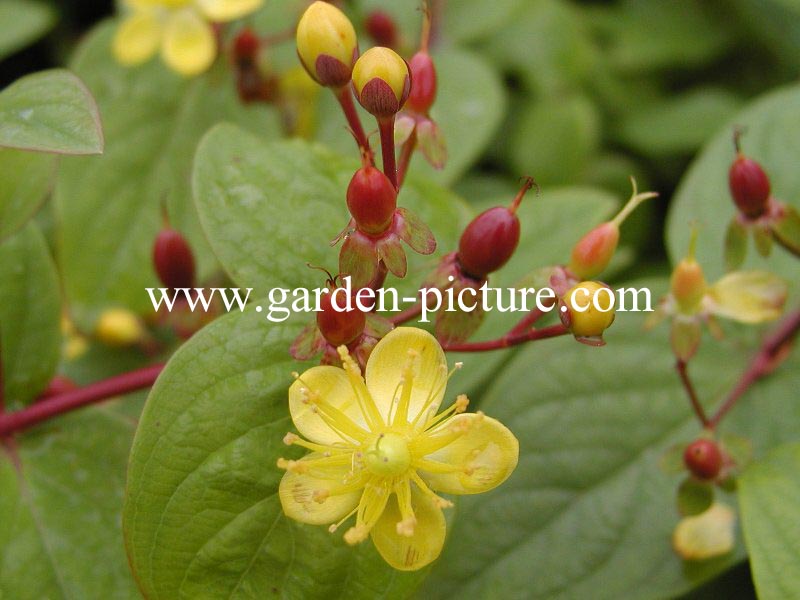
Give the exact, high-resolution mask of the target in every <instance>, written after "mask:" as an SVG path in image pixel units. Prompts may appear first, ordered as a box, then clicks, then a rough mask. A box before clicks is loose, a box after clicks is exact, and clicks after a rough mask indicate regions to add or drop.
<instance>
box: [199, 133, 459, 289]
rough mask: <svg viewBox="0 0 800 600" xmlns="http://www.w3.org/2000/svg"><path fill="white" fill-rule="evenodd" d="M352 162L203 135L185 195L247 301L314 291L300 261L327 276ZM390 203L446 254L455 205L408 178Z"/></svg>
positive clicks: (244, 137) (315, 151) (300, 148)
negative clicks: (249, 295) (421, 225)
mask: <svg viewBox="0 0 800 600" xmlns="http://www.w3.org/2000/svg"><path fill="white" fill-rule="evenodd" d="M356 165H357V163H351V162H349V161H345V160H343V159H342V158H340V157H337V156H336V155H334V154H332V153H331V152H329V151H327V150H325V149H324V148H322V147H320V146H313V145H310V144H308V143H306V142H302V141H299V140H297V141H291V142H274V143H265V142H263V141H262V140H259V139H258V138H257V137H255V136H253V135H251V134H248V133H247V132H245V131H242V130H241V129H240V128H238V127H234V126H232V125H220V126H218V127H216V128H215V129H213V130H212V131H210V132H209V133H208V135H207V136H206V137H205V138H204V139H203V141H202V142H201V143H200V146H199V148H198V151H197V157H196V160H195V166H194V178H193V186H194V193H195V198H196V202H197V208H198V212H199V214H200V218H201V221H202V223H203V227H204V229H205V231H206V234H207V235H208V239H209V241H210V242H211V245H212V247H213V248H214V251H215V252H216V254H217V256H218V257H219V260H220V262H222V264H223V266H224V267H225V268H226V270H227V271H228V273H229V274H230V275H231V277H232V278H233V280H234V281H236V282H237V283H238V284H239V285H241V286H243V287H251V288H255V290H256V291H255V292H254V294H255V295H256V296H259V295H266V294H268V293H269V291H270V290H271V289H273V288H279V287H283V288H289V289H294V288H297V287H311V288H316V287H319V285H320V283H321V282H322V278H321V277H320V274H319V273H318V272H316V271H313V270H311V269H308V268H307V267H306V263H307V262H311V263H313V264H317V265H322V266H327V267H330V268H331V269H332V270H333V271H336V270H337V269H336V265H337V264H338V247H337V248H335V249H332V248H331V247H330V245H329V241H330V240H331V239H333V238H334V237H335V236H336V235H337V234H338V233H339V232H340V231H341V230H342V228H343V227H344V226H345V225H346V224H347V221H348V213H347V206H346V203H345V191H346V189H347V184H348V182H349V180H350V178H351V177H352V174H353V172H354V170H355V168H356ZM398 202H399V203H400V204H401V205H402V206H407V207H409V208H410V209H411V210H413V211H415V212H416V213H417V214H419V215H420V216H421V217H422V218H423V219H424V220H425V221H426V222H427V223H428V224H429V226H430V227H431V228H432V229H433V231H434V233H435V234H436V236H437V239H438V241H439V247H440V249H441V250H442V251H447V250H448V249H450V248H453V247H454V245H455V240H456V239H457V236H458V234H459V231H460V225H461V223H462V221H463V218H462V215H463V212H464V208H463V205H462V203H461V202H460V200H458V199H457V198H456V197H455V196H453V195H452V194H450V193H448V192H445V191H444V190H442V189H441V188H438V187H437V186H435V185H433V184H431V183H428V182H425V181H422V180H415V179H414V178H411V179H409V181H408V182H407V185H406V186H405V187H404V188H403V190H402V192H401V193H400V196H399V199H398ZM413 254H414V253H413V252H412V251H411V250H408V255H409V259H410V263H411V265H412V266H411V267H410V274H409V277H408V279H409V281H410V282H411V283H419V282H418V281H414V279H415V278H417V279H418V278H419V276H420V275H421V274H422V273H421V271H422V270H423V265H428V266H430V263H431V259H430V258H427V259H426V258H421V257H420V258H417V257H416V256H412V255H413ZM412 261H413V262H412ZM414 264H417V265H420V266H418V267H416V268H415V267H414V266H413V265H414Z"/></svg>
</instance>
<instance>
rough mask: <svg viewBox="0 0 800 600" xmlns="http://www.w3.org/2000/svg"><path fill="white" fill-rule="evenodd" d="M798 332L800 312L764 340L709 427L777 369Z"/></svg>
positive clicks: (790, 317) (710, 421)
mask: <svg viewBox="0 0 800 600" xmlns="http://www.w3.org/2000/svg"><path fill="white" fill-rule="evenodd" d="M798 331H800V310H797V311H795V312H793V313H792V314H790V315H789V317H788V318H787V319H786V320H784V322H783V323H781V324H780V326H779V327H778V329H777V330H775V332H774V333H773V334H772V335H770V336H769V337H768V338H767V339H766V340H764V343H763V344H762V345H761V350H759V352H758V354H756V355H755V357H753V360H752V361H750V366H748V367H747V370H746V371H745V372H744V374H743V375H742V377H741V378H740V379H739V382H738V383H737V384H736V387H734V388H733V390H732V391H731V393H730V394H729V395H728V398H727V399H726V400H725V402H723V403H722V405H721V406H720V407H719V408H718V409H717V412H715V413H714V415H713V416H712V417H711V419H709V422H708V425H709V427H710V428H712V429H713V428H714V427H716V426H717V425H718V424H719V422H720V421H721V420H722V418H723V417H724V416H725V415H726V414H728V412H729V411H730V410H731V409H732V408H733V407H734V406H735V404H736V402H737V401H738V400H739V398H741V397H742V395H743V394H744V393H745V392H746V391H747V390H748V389H749V388H750V386H751V385H753V384H754V383H755V382H756V381H758V380H759V379H761V378H762V377H764V376H765V375H768V374H769V373H771V372H772V370H773V369H774V368H775V359H776V358H777V357H778V356H779V355H780V353H781V351H782V350H783V348H784V347H785V346H786V344H787V343H789V342H790V341H792V339H793V338H794V337H795V336H796V335H797V332H798Z"/></svg>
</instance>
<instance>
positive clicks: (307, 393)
mask: <svg viewBox="0 0 800 600" xmlns="http://www.w3.org/2000/svg"><path fill="white" fill-rule="evenodd" d="M292 375H293V376H296V377H295V379H296V380H297V381H299V382H300V383H301V384H303V387H302V388H300V394H301V395H303V396H304V402H305V401H307V402H308V403H309V404H312V405H313V406H314V407H315V408H317V409H319V412H317V413H316V414H318V415H319V416H320V417H321V418H322V419H323V420H324V421H325V423H326V424H327V425H328V426H329V427H330V428H331V429H332V430H333V431H334V432H336V433H337V434H338V435H339V437H341V438H342V439H343V440H344V441H346V442H349V440H347V439H346V437H345V436H347V437H349V438H351V439H352V440H357V441H359V442H362V441H364V438H366V435H367V432H366V431H364V429H363V428H362V427H360V426H359V425H357V424H356V423H355V422H354V421H353V420H352V419H351V418H350V417H348V416H347V415H345V414H344V413H343V412H342V411H340V410H339V409H338V408H336V407H335V406H333V404H331V403H330V402H328V401H327V400H325V399H324V398H323V397H322V395H321V394H319V393H318V392H316V391H315V390H312V389H311V386H309V385H308V384H307V383H306V382H305V381H303V379H302V378H301V377H300V375H298V374H297V373H292ZM306 398H307V400H306ZM342 434H344V435H342Z"/></svg>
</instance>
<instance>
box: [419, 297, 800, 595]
mask: <svg viewBox="0 0 800 600" xmlns="http://www.w3.org/2000/svg"><path fill="white" fill-rule="evenodd" d="M657 287H659V288H663V284H659V285H658V286H657ZM641 325H642V319H641V315H634V314H632V313H627V314H618V315H617V322H616V323H615V324H614V325H613V327H612V328H611V329H610V330H609V331H608V332H607V336H606V339H607V342H608V346H606V347H605V348H602V349H592V348H587V347H581V346H579V345H578V344H576V343H575V342H574V341H573V340H571V339H567V338H562V339H559V340H553V341H547V342H541V344H542V345H541V346H540V345H539V344H538V343H537V344H535V345H532V346H530V347H529V348H525V349H524V350H522V351H520V352H519V353H518V354H517V355H516V356H515V357H514V358H513V359H512V360H511V362H510V364H509V365H508V366H507V367H506V368H505V369H503V370H501V371H500V372H499V373H497V374H495V376H494V378H493V383H492V385H490V386H489V388H488V391H487V392H486V393H485V395H484V397H483V398H482V399H476V400H478V401H479V402H480V408H481V410H483V411H485V412H486V413H487V414H488V415H490V416H493V417H496V418H498V419H499V420H501V421H502V422H503V423H505V424H506V425H507V426H509V427H510V429H511V430H512V431H513V432H514V433H515V434H516V435H517V437H518V438H519V440H520V462H519V466H518V467H517V470H516V471H515V473H514V474H513V475H512V476H511V478H510V479H509V480H508V481H507V482H506V483H505V484H503V486H501V487H500V488H498V489H497V490H494V491H493V492H491V493H489V494H485V495H482V496H477V497H470V498H464V499H463V500H462V501H461V502H460V504H459V518H458V520H457V522H456V525H455V527H454V529H453V530H452V532H451V535H450V538H449V541H448V542H447V545H446V548H445V553H444V555H443V556H442V558H441V559H440V560H439V562H438V563H437V564H436V565H435V567H434V569H433V571H432V573H431V576H430V577H429V579H428V580H427V581H426V584H425V587H424V590H423V592H424V597H426V598H450V597H459V598H486V597H499V598H523V597H524V598H589V597H591V598H597V599H602V598H665V597H674V596H676V595H678V594H680V593H682V592H685V591H688V590H689V589H690V588H692V587H694V586H696V585H698V584H699V583H700V582H701V581H703V580H705V579H707V578H708V577H711V576H713V575H714V574H716V573H719V572H720V571H721V570H723V569H725V568H727V567H729V566H730V565H732V564H733V563H734V562H736V561H738V560H741V559H742V557H743V556H744V551H743V548H742V547H741V544H739V546H738V547H737V550H736V551H735V552H734V553H733V554H731V555H729V556H726V557H721V558H719V559H715V560H712V561H706V562H702V563H683V562H682V561H681V560H679V559H678V558H677V556H676V555H674V554H673V551H672V549H671V546H670V536H671V532H672V530H673V528H674V527H675V525H676V524H677V522H678V514H677V512H676V508H675V504H674V498H675V490H676V488H677V485H678V483H679V480H680V476H668V475H666V474H665V473H664V472H663V471H662V470H661V469H660V468H659V461H660V458H661V456H662V454H663V452H664V451H665V449H667V448H669V447H670V446H672V445H673V444H675V443H678V442H688V441H690V440H691V439H692V438H693V436H696V435H697V434H698V432H699V426H698V424H697V422H696V420H695V419H694V418H693V417H692V416H691V412H690V409H689V407H688V401H687V399H686V397H685V393H684V391H683V390H682V388H681V386H680V383H679V381H678V378H677V376H676V375H675V373H674V370H673V360H674V359H673V358H672V356H671V353H670V350H669V342H668V339H667V338H668V333H667V328H665V327H662V328H660V329H658V330H656V331H655V332H652V333H645V332H643V331H642V329H641ZM748 347H750V346H748ZM746 355H747V352H746V351H745V352H743V350H742V345H741V341H739V340H735V339H733V338H731V339H729V340H728V341H726V342H725V343H724V344H723V345H722V346H721V347H720V346H718V345H716V344H714V343H712V342H710V341H709V342H707V343H706V344H705V345H704V347H703V348H702V349H701V351H700V354H699V355H698V357H697V358H696V359H695V360H694V361H693V364H692V366H691V373H692V375H693V378H694V380H695V383H696V386H697V388H698V390H699V393H700V395H701V397H702V398H703V400H704V402H705V403H707V404H709V405H711V404H715V403H717V402H718V401H719V400H720V399H721V397H722V395H723V394H724V392H726V391H727V389H729V387H730V386H731V384H732V382H733V381H734V380H735V379H736V378H737V372H738V370H739V369H740V368H741V367H742V365H743V362H744V358H745V356H746ZM475 361H477V362H478V363H479V361H480V359H479V358H478V357H473V362H475ZM798 367H800V358H798V357H797V356H794V357H793V358H791V359H790V361H789V362H788V363H787V364H785V365H783V366H782V367H781V369H780V370H779V371H778V372H777V373H776V374H775V375H773V376H772V377H771V378H768V379H766V380H765V381H764V382H763V383H761V384H759V385H757V386H756V387H755V388H754V389H753V390H751V391H750V392H748V394H747V395H746V396H745V397H744V398H743V399H742V401H741V405H740V406H737V407H736V409H735V410H734V411H733V412H732V413H731V414H730V415H729V420H726V421H725V423H724V428H725V429H726V431H727V430H730V431H732V432H735V433H741V434H744V435H748V436H751V437H752V439H753V441H754V443H755V446H756V449H757V451H758V452H762V451H763V449H764V448H768V447H770V446H774V445H775V444H777V443H780V442H782V441H783V440H787V439H792V438H793V437H796V432H797V428H798V427H800V413H798V411H797V409H796V402H795V399H796V393H795V390H796V386H797V385H800V368H798ZM469 369H470V362H469V361H468V360H465V365H464V369H463V370H465V371H467V370H469ZM452 385H453V386H454V387H458V376H456V377H455V378H454V380H453V382H452ZM726 501H727V502H731V500H730V499H728V500H726Z"/></svg>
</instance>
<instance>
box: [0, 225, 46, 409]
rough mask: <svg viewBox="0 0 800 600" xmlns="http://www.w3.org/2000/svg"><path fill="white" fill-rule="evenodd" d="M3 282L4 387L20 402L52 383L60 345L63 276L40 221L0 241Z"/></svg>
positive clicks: (0, 318) (1, 340)
mask: <svg viewBox="0 0 800 600" xmlns="http://www.w3.org/2000/svg"><path fill="white" fill-rule="evenodd" d="M0 282H2V285H0V351H1V355H0V360H2V368H3V387H4V390H5V398H6V402H7V403H8V404H9V405H10V406H12V407H14V406H17V407H18V406H20V405H22V404H25V403H27V402H29V401H30V400H32V399H33V398H35V397H36V395H37V394H38V393H39V392H41V391H42V389H44V388H45V387H46V386H47V384H48V383H49V381H50V379H51V377H52V376H53V373H54V372H55V369H56V365H57V364H58V357H59V353H60V348H61V332H60V329H59V319H60V316H61V300H60V294H59V289H58V277H57V275H56V269H55V265H54V264H53V259H52V258H51V257H50V253H49V250H48V248H47V244H46V243H45V240H44V237H43V236H42V234H41V233H40V232H39V230H38V229H37V228H36V226H35V225H33V224H30V225H28V226H27V227H25V228H24V229H23V230H21V231H20V232H19V233H17V234H16V235H14V236H13V237H11V238H9V239H7V240H6V241H4V242H3V243H2V244H0Z"/></svg>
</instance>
